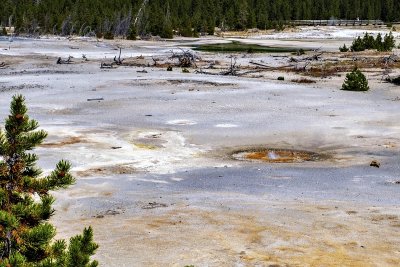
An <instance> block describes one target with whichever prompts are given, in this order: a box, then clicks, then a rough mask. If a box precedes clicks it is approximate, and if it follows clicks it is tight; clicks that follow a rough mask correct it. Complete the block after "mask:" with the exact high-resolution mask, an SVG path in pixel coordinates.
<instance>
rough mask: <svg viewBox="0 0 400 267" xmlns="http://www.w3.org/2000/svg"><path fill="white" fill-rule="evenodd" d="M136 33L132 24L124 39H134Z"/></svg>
mask: <svg viewBox="0 0 400 267" xmlns="http://www.w3.org/2000/svg"><path fill="white" fill-rule="evenodd" d="M136 35H137V32H136V26H135V25H133V24H132V25H131V27H130V28H129V31H128V35H127V36H126V39H128V40H132V41H133V40H136Z"/></svg>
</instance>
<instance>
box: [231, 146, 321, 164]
mask: <svg viewBox="0 0 400 267" xmlns="http://www.w3.org/2000/svg"><path fill="white" fill-rule="evenodd" d="M233 157H234V158H235V159H238V160H250V161H263V162H268V163H299V162H304V161H316V160H319V159H320V157H319V156H318V155H317V154H316V153H313V152H308V151H298V150H290V149H254V150H251V149H249V150H245V151H239V152H236V153H234V154H233Z"/></svg>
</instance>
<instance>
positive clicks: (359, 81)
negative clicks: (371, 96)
mask: <svg viewBox="0 0 400 267" xmlns="http://www.w3.org/2000/svg"><path fill="white" fill-rule="evenodd" d="M342 90H346V91H368V90H369V86H368V80H367V78H366V77H365V75H364V74H362V72H361V71H360V70H359V69H357V68H355V69H354V70H353V71H352V72H350V73H348V74H347V75H346V80H345V81H344V83H343V85H342Z"/></svg>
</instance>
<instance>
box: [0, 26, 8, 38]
mask: <svg viewBox="0 0 400 267" xmlns="http://www.w3.org/2000/svg"><path fill="white" fill-rule="evenodd" d="M7 34H8V33H7V30H6V27H3V29H2V30H1V32H0V36H1V35H4V36H7Z"/></svg>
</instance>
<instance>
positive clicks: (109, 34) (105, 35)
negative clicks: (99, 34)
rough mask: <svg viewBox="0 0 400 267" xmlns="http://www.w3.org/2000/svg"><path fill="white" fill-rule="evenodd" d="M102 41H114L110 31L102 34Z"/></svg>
mask: <svg viewBox="0 0 400 267" xmlns="http://www.w3.org/2000/svg"><path fill="white" fill-rule="evenodd" d="M104 39H106V40H113V39H114V34H113V33H112V32H111V31H108V32H106V33H105V34H104Z"/></svg>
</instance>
